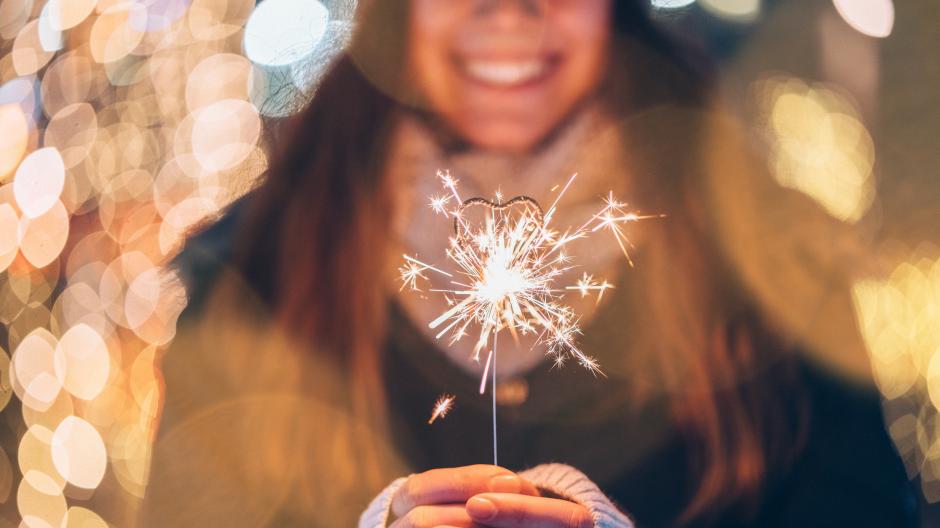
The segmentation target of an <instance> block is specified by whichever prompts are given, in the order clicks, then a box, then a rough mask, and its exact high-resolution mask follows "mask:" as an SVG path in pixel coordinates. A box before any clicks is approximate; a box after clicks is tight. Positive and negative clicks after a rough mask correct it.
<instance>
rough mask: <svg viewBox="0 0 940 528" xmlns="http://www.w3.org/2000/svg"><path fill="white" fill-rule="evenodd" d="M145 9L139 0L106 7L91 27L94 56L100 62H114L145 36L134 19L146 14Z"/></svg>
mask: <svg viewBox="0 0 940 528" xmlns="http://www.w3.org/2000/svg"><path fill="white" fill-rule="evenodd" d="M100 8H101V5H100V4H99V9H100ZM145 9H146V8H145V7H144V5H143V4H140V3H137V2H121V3H117V4H114V5H112V6H110V7H108V8H107V9H105V10H104V11H103V12H102V13H101V14H100V16H98V18H97V19H96V20H95V24H94V26H92V28H91V37H90V40H89V44H90V45H91V56H92V58H94V59H95V61H96V62H100V63H113V62H116V61H119V60H121V59H123V58H124V57H126V56H127V55H128V54H130V53H131V51H133V50H134V48H136V47H137V45H138V44H140V42H141V40H143V38H144V33H143V31H140V30H139V29H137V28H136V27H135V24H133V23H132V20H133V18H135V17H140V16H145V15H144V14H142V12H143V11H145Z"/></svg>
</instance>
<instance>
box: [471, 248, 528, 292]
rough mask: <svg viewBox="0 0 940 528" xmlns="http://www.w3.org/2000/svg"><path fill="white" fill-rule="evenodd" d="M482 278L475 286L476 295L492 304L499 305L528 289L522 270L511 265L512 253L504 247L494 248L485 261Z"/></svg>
mask: <svg viewBox="0 0 940 528" xmlns="http://www.w3.org/2000/svg"><path fill="white" fill-rule="evenodd" d="M482 278H483V280H482V281H480V282H478V283H477V284H476V294H477V296H479V297H480V298H482V299H484V300H486V301H487V302H490V303H492V304H500V303H501V302H503V301H505V300H506V299H508V298H509V297H511V296H513V295H515V294H517V293H519V292H521V291H523V290H525V289H526V288H527V287H528V281H527V280H526V278H525V274H524V273H523V270H522V269H520V268H519V267H518V266H513V265H512V252H511V251H510V250H509V248H505V247H500V248H496V249H495V250H494V251H493V253H492V254H491V255H490V257H489V258H488V259H487V260H486V267H485V268H484V269H483V277H482Z"/></svg>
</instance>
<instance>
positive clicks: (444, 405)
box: [428, 394, 456, 425]
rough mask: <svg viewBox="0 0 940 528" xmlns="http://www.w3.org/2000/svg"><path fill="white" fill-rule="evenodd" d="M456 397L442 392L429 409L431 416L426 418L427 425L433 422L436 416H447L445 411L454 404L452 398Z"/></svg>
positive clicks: (448, 410) (447, 411)
mask: <svg viewBox="0 0 940 528" xmlns="http://www.w3.org/2000/svg"><path fill="white" fill-rule="evenodd" d="M455 399H456V398H455V397H454V396H451V395H449V394H444V395H442V396H441V397H440V398H438V399H437V401H436V402H435V403H434V408H433V409H431V418H430V419H429V420H428V425H430V424H432V423H434V421H435V420H437V419H438V418H444V417H445V416H447V413H449V412H450V410H451V408H452V407H453V406H454V400H455Z"/></svg>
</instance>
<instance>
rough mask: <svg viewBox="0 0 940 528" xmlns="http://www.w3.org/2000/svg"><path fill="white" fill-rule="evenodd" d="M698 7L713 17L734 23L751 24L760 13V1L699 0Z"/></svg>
mask: <svg viewBox="0 0 940 528" xmlns="http://www.w3.org/2000/svg"><path fill="white" fill-rule="evenodd" d="M699 5H700V6H702V8H703V9H705V10H706V11H708V12H710V13H711V14H713V15H716V16H719V17H721V18H724V19H727V20H732V21H735V22H752V21H754V20H756V19H757V17H758V16H759V15H760V11H761V0H699Z"/></svg>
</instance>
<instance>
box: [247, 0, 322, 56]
mask: <svg viewBox="0 0 940 528" xmlns="http://www.w3.org/2000/svg"><path fill="white" fill-rule="evenodd" d="M329 16H330V13H329V11H328V10H327V9H326V7H324V6H323V4H321V3H320V2H318V1H317V0H267V1H265V2H262V3H261V4H259V6H258V8H257V9H255V11H254V12H253V13H252V14H251V18H250V19H249V20H248V24H247V25H246V26H245V54H246V55H247V56H248V58H249V59H251V60H252V61H253V62H256V63H258V64H264V65H267V66H284V65H287V64H292V63H294V62H297V61H299V60H301V59H303V58H304V57H306V56H307V55H309V54H310V53H312V52H313V51H314V50H315V49H316V47H317V44H319V42H320V39H321V38H323V35H324V34H325V33H326V28H327V22H328V21H329Z"/></svg>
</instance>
